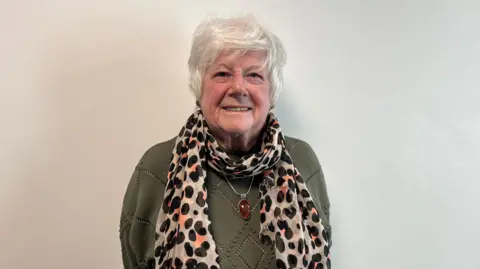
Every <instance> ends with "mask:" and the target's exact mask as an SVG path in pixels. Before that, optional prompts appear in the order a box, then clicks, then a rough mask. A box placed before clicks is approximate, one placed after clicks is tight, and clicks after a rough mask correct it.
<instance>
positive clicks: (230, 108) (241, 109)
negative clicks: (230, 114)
mask: <svg viewBox="0 0 480 269" xmlns="http://www.w3.org/2000/svg"><path fill="white" fill-rule="evenodd" d="M225 109H226V110H228V111H247V110H248V108H246V107H227V108H225Z"/></svg>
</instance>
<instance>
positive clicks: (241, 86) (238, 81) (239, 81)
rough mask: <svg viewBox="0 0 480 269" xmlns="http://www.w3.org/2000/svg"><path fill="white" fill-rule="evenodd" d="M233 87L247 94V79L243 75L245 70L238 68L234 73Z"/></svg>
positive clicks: (236, 90)
mask: <svg viewBox="0 0 480 269" xmlns="http://www.w3.org/2000/svg"><path fill="white" fill-rule="evenodd" d="M232 83H233V85H232V89H233V90H234V91H235V92H236V93H237V94H238V93H243V94H245V79H244V77H243V72H242V71H240V70H238V71H235V72H234V73H233V79H232Z"/></svg>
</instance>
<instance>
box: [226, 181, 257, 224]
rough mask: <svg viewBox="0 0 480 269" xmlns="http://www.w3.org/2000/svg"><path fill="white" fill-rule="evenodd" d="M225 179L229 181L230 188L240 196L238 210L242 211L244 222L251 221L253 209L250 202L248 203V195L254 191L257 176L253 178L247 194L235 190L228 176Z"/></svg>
mask: <svg viewBox="0 0 480 269" xmlns="http://www.w3.org/2000/svg"><path fill="white" fill-rule="evenodd" d="M224 177H225V180H226V181H227V183H228V185H230V188H232V190H233V192H234V193H235V194H236V195H238V196H240V201H239V202H238V210H239V211H240V215H241V216H242V218H243V219H244V220H249V219H250V216H251V215H252V213H251V212H250V209H251V207H250V202H248V200H247V194H248V193H249V192H250V190H251V189H252V184H253V179H254V178H255V176H252V180H251V181H250V187H249V188H248V191H247V192H246V193H238V192H237V191H236V190H235V189H234V188H233V186H232V184H231V183H230V181H229V180H228V178H227V176H224Z"/></svg>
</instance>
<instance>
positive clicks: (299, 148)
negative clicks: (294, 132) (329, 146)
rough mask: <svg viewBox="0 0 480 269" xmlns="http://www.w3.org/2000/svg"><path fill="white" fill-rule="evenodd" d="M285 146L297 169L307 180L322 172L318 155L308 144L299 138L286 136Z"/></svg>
mask: <svg viewBox="0 0 480 269" xmlns="http://www.w3.org/2000/svg"><path fill="white" fill-rule="evenodd" d="M285 144H286V147H287V151H288V152H289V153H290V156H291V157H292V159H293V162H294V164H295V167H297V169H298V170H299V171H300V173H301V174H302V176H303V177H304V178H305V179H308V178H309V177H310V176H312V175H313V174H315V173H318V171H320V170H321V165H320V162H319V160H318V157H317V154H316V153H315V151H314V149H313V148H312V146H310V144H309V143H308V142H306V141H304V140H302V139H299V138H293V137H290V136H285Z"/></svg>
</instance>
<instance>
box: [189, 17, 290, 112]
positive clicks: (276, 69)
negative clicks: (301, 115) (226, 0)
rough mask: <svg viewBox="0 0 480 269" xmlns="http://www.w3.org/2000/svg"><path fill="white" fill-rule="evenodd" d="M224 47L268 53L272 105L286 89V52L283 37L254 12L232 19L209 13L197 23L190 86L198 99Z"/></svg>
mask: <svg viewBox="0 0 480 269" xmlns="http://www.w3.org/2000/svg"><path fill="white" fill-rule="evenodd" d="M222 50H229V51H232V52H234V53H245V52H248V51H265V52H266V61H265V63H264V64H265V65H266V66H267V70H268V74H269V78H270V87H271V88H270V100H271V103H272V106H273V105H274V104H275V102H276V100H277V98H278V96H279V94H280V92H281V91H282V89H283V67H284V66H285V64H286V60H287V57H286V52H285V48H284V47H283V44H282V42H281V41H280V39H279V38H278V37H277V36H276V35H275V34H273V33H272V32H270V31H268V30H267V29H265V28H264V27H263V26H262V25H260V24H259V23H258V22H257V20H256V19H255V18H254V16H252V15H243V16H238V17H233V18H219V17H214V16H210V17H207V19H205V20H204V21H203V22H201V23H200V24H199V25H198V26H197V28H196V29H195V31H194V33H193V42H192V48H191V51H190V58H189V59H188V68H189V72H190V77H189V88H190V90H191V91H192V93H193V94H194V95H195V98H196V99H197V100H200V96H201V94H202V82H203V77H204V75H205V71H206V69H207V68H208V66H209V65H211V64H212V63H213V62H214V61H215V59H216V58H217V57H218V55H219V54H220V52H221V51H222Z"/></svg>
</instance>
